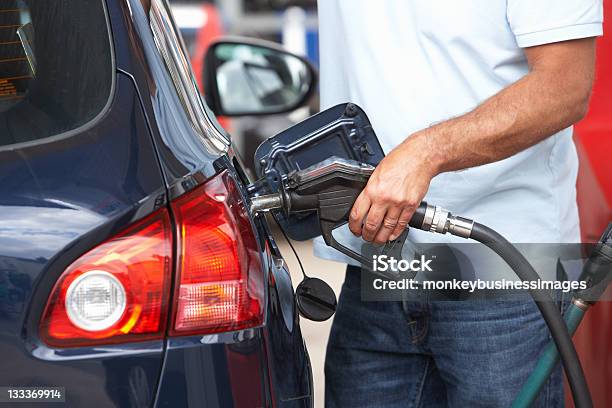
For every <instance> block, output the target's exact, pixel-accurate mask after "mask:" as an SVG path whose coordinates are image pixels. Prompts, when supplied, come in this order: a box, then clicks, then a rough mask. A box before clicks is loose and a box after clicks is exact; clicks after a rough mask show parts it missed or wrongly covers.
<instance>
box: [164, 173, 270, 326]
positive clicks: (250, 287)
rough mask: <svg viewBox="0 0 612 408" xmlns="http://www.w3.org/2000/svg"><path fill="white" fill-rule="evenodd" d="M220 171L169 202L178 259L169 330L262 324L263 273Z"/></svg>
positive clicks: (243, 216)
mask: <svg viewBox="0 0 612 408" xmlns="http://www.w3.org/2000/svg"><path fill="white" fill-rule="evenodd" d="M240 197H241V196H240V194H239V191H238V188H237V186H236V183H235V181H234V180H233V179H232V178H231V176H230V175H229V173H227V172H223V173H220V174H219V175H217V176H216V177H214V178H212V179H210V180H209V181H208V182H206V183H205V184H204V185H202V186H200V187H199V188H196V189H195V190H193V191H191V192H189V193H187V194H186V195H184V196H182V197H180V198H179V199H177V200H176V201H174V202H173V203H172V210H173V213H174V216H175V219H176V224H177V239H178V243H177V246H178V250H177V253H178V260H177V279H176V284H175V293H174V307H175V310H174V319H173V323H172V327H171V330H170V333H171V334H172V335H185V334H205V333H217V332H224V331H232V330H238V329H244V328H247V327H254V326H258V325H260V324H262V323H263V299H264V288H263V273H262V266H261V261H260V257H259V251H258V247H257V243H256V239H255V235H254V232H253V229H252V227H251V223H250V220H249V218H248V215H247V211H246V208H245V206H244V203H243V201H242V200H241V198H240Z"/></svg>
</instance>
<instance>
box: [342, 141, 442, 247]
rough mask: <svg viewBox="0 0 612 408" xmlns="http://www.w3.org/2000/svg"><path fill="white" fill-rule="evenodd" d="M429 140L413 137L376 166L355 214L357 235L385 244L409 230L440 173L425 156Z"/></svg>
mask: <svg viewBox="0 0 612 408" xmlns="http://www.w3.org/2000/svg"><path fill="white" fill-rule="evenodd" d="M427 141H428V140H427V131H424V132H421V133H417V134H414V135H412V136H411V137H410V138H408V139H407V140H405V141H404V142H403V143H402V144H401V145H399V146H397V147H396V148H395V149H393V150H392V151H391V152H390V153H389V154H388V155H387V156H386V157H385V158H384V159H383V160H382V161H381V162H380V164H379V165H378V166H377V167H376V170H375V171H374V173H373V174H372V176H371V177H370V180H369V181H368V184H367V186H366V188H365V189H364V190H363V191H362V192H361V194H360V195H359V197H358V198H357V201H355V205H354V206H353V210H352V211H351V215H350V219H349V228H350V230H351V231H352V232H353V234H355V235H357V236H362V237H363V239H364V240H366V241H374V242H375V243H377V244H382V243H385V242H387V241H389V240H394V239H395V238H397V237H398V236H399V235H400V234H401V233H402V231H403V230H404V229H406V227H407V226H408V222H410V218H412V214H413V213H414V211H415V210H416V208H417V207H418V206H419V204H420V203H421V201H422V200H423V197H424V196H425V193H427V189H428V188H429V182H430V181H431V179H432V178H433V177H434V176H435V175H436V174H437V165H436V164H435V163H434V162H433V161H432V160H431V158H429V157H427V156H426V154H425V153H426V152H427V151H429V150H428V147H427V146H426V145H425V144H426V143H427Z"/></svg>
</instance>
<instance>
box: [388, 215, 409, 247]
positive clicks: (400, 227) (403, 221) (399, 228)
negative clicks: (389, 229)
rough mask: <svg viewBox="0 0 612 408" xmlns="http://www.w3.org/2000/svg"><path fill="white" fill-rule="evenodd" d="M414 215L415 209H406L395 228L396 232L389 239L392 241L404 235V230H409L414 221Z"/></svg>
mask: <svg viewBox="0 0 612 408" xmlns="http://www.w3.org/2000/svg"><path fill="white" fill-rule="evenodd" d="M413 214H414V208H404V209H403V210H402V213H401V215H400V216H399V218H398V220H397V225H396V226H395V230H394V231H393V233H392V234H391V237H390V238H389V240H390V241H393V240H394V239H397V237H399V236H400V235H402V233H403V232H404V230H405V229H406V228H408V223H409V222H410V220H411V219H412V215H413Z"/></svg>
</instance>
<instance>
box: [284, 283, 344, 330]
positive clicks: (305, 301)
mask: <svg viewBox="0 0 612 408" xmlns="http://www.w3.org/2000/svg"><path fill="white" fill-rule="evenodd" d="M295 296H296V298H297V307H298V310H299V312H300V314H301V315H302V316H303V317H304V318H306V319H308V320H313V321H315V322H322V321H325V320H327V319H329V318H330V317H332V316H333V315H334V313H335V312H336V306H337V305H338V301H337V300H336V294H335V293H334V290H333V289H332V288H331V287H330V286H329V285H328V284H327V283H325V282H324V281H322V280H321V279H317V278H305V279H304V280H303V281H302V282H300V284H299V285H298V287H297V289H296V290H295Z"/></svg>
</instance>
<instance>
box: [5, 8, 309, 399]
mask: <svg viewBox="0 0 612 408" xmlns="http://www.w3.org/2000/svg"><path fill="white" fill-rule="evenodd" d="M0 7H1V8H2V9H0V360H1V363H0V391H1V392H2V395H0V402H8V403H11V402H16V401H17V400H19V401H23V400H26V401H27V400H32V399H39V400H44V401H45V402H55V403H57V406H69V407H107V406H118V407H150V406H154V407H196V406H197V407H264V406H265V407H268V406H275V407H286V406H287V407H294V406H295V407H310V406H312V403H313V399H312V393H313V387H312V375H311V367H310V362H309V359H308V354H307V351H306V348H305V345H304V341H303V339H302V335H301V332H300V327H299V320H298V312H297V308H296V302H295V295H294V291H293V288H292V284H291V280H290V277H289V274H288V271H287V268H286V266H285V263H284V261H283V258H282V257H281V255H280V253H279V250H278V248H277V246H276V244H275V242H274V240H273V238H272V236H271V232H270V229H269V226H268V224H267V221H266V219H265V217H257V216H254V215H253V214H252V213H251V212H250V210H249V192H248V191H247V186H248V185H249V184H251V183H252V180H250V179H249V177H248V176H247V175H246V174H245V171H244V170H243V167H242V165H241V161H240V159H239V158H238V157H237V156H236V154H235V152H234V150H233V147H232V144H231V139H230V137H229V135H228V134H227V133H226V132H225V130H224V129H223V128H221V127H220V126H219V125H218V123H217V122H216V120H215V115H214V114H213V111H211V109H210V108H209V107H208V106H207V104H206V103H205V102H204V100H203V99H202V98H201V97H200V95H199V93H198V91H197V87H196V85H195V81H194V79H193V75H192V72H191V69H190V66H189V62H188V61H189V60H188V58H187V56H186V53H185V50H184V46H183V44H182V40H181V38H180V35H179V34H178V31H177V28H176V26H175V24H174V22H173V20H172V16H171V14H170V11H169V7H168V5H167V4H166V1H165V0H144V1H138V0H61V1H60V0H46V1H37V0H5V1H3V2H2V4H1V5H0ZM215 53H216V54H215V55H214V58H213V57H211V58H210V61H208V62H210V64H208V63H207V64H206V65H207V67H206V69H207V77H208V78H213V79H211V81H212V82H214V89H213V88H211V96H210V100H209V102H210V103H211V105H214V106H212V108H213V109H215V112H216V113H220V114H225V115H243V114H271V113H279V112H285V111H290V110H292V109H295V108H296V107H298V106H300V105H303V104H304V103H305V102H306V100H307V99H308V97H309V96H310V95H311V93H312V90H313V89H314V87H315V75H314V71H313V70H312V68H311V67H310V66H308V64H307V63H306V62H305V61H304V60H303V59H301V58H299V57H296V56H293V55H291V54H288V53H286V52H284V51H282V50H280V49H277V48H275V47H273V46H269V45H266V44H263V43H260V44H256V43H248V42H240V41H234V42H229V43H227V44H225V47H221V46H220V47H216V48H215ZM207 97H208V96H207ZM0 405H2V404H1V403H0ZM19 406H22V405H19ZM36 406H40V405H36Z"/></svg>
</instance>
